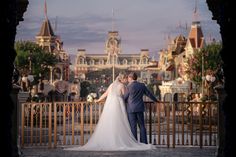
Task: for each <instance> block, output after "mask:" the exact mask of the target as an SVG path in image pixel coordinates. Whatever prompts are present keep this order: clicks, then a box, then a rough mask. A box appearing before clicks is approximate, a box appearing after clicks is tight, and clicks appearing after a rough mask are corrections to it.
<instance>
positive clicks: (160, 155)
mask: <svg viewBox="0 0 236 157" xmlns="http://www.w3.org/2000/svg"><path fill="white" fill-rule="evenodd" d="M21 152H22V154H21V155H20V157H103V156H104V157H216V156H217V148H216V147H203V148H199V147H195V146H194V147H193V146H181V147H176V148H166V147H157V148H156V149H155V150H149V151H106V152H82V151H80V152H79V151H68V150H63V148H62V147H60V148H56V149H54V148H52V149H48V148H33V147H32V148H24V149H21Z"/></svg>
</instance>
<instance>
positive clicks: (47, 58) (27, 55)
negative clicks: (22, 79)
mask: <svg viewBox="0 0 236 157" xmlns="http://www.w3.org/2000/svg"><path fill="white" fill-rule="evenodd" d="M15 49H16V53H17V57H16V59H15V65H16V67H17V69H18V70H19V71H20V73H21V74H30V73H31V74H32V75H34V76H36V77H39V76H40V74H41V76H42V77H44V76H46V74H48V72H49V67H50V66H54V65H55V64H56V63H57V62H58V59H57V57H56V56H55V55H54V54H52V53H49V52H47V51H45V50H43V49H42V48H41V47H40V46H39V45H37V44H36V43H34V42H30V41H17V42H16V43H15Z"/></svg>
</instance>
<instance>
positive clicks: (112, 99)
mask: <svg viewBox="0 0 236 157" xmlns="http://www.w3.org/2000/svg"><path fill="white" fill-rule="evenodd" d="M121 88H124V85H123V84H122V83H120V82H119V81H118V80H116V81H114V83H112V84H111V90H110V91H109V93H108V96H107V98H106V101H105V104H104V108H103V111H102V114H101V117H100V119H99V121H98V124H97V126H96V128H95V130H94V133H93V134H92V136H91V137H90V139H89V140H88V142H87V143H86V144H85V145H84V146H80V147H78V146H77V147H71V148H66V150H78V151H118V150H119V151H122V150H123V151H125V150H147V149H152V148H154V147H153V146H152V145H150V144H143V143H139V142H138V141H136V139H135V138H134V136H133V134H132V132H131V130H130V126H129V122H128V118H127V113H126V109H125V103H124V100H123V99H122V95H121Z"/></svg>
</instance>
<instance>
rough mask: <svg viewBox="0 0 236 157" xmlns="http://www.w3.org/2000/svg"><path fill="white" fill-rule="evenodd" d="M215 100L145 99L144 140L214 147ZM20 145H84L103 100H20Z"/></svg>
mask: <svg viewBox="0 0 236 157" xmlns="http://www.w3.org/2000/svg"><path fill="white" fill-rule="evenodd" d="M217 104H218V103H217V102H178V103H171V102H159V103H153V102H145V105H146V111H145V112H144V114H145V124H146V129H147V134H148V135H147V136H148V142H149V143H152V144H154V145H163V146H167V147H173V148H174V147H175V146H176V145H192V146H199V147H200V148H202V147H203V146H215V145H216V140H217V127H218V122H217V119H218V111H217V110H218V108H217ZM21 105H22V108H21V120H20V124H21V125H20V129H19V130H20V133H19V135H20V136H21V137H20V145H21V147H27V146H47V147H49V148H51V147H57V146H63V145H84V144H85V143H86V142H87V141H88V139H89V137H90V136H91V135H92V133H93V131H94V128H95V127H96V124H97V122H98V120H99V117H100V115H101V113H102V109H103V105H104V103H103V102H102V103H98V104H95V103H87V102H54V103H22V104H21Z"/></svg>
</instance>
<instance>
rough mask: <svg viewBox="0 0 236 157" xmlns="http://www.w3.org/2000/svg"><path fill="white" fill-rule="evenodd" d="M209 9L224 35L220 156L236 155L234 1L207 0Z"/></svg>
mask: <svg viewBox="0 0 236 157" xmlns="http://www.w3.org/2000/svg"><path fill="white" fill-rule="evenodd" d="M206 2H207V4H208V7H209V10H210V11H211V12H212V15H213V17H212V19H213V20H216V21H217V23H218V24H219V25H220V33H221V37H222V44H223V49H222V51H221V57H222V59H223V62H224V67H223V70H224V77H225V84H224V87H225V91H226V98H225V100H224V102H223V106H222V108H221V110H223V112H224V118H225V121H224V126H225V128H224V129H225V136H224V140H225V143H224V149H223V152H222V154H220V152H218V153H219V156H224V157H229V156H235V151H234V150H233V149H234V145H235V143H234V142H235V133H236V130H235V129H233V128H235V126H234V119H235V117H234V114H235V113H234V112H235V110H234V109H233V107H234V103H235V99H234V97H235V96H234V92H233V91H234V90H235V89H236V88H235V84H236V83H235V81H234V77H233V75H232V72H233V71H234V67H235V58H234V57H233V56H235V55H233V54H232V52H234V51H235V43H234V42H235V41H234V39H233V38H235V28H236V26H235V25H236V24H235V16H234V14H235V13H233V6H234V5H233V1H230V0H206Z"/></svg>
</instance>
